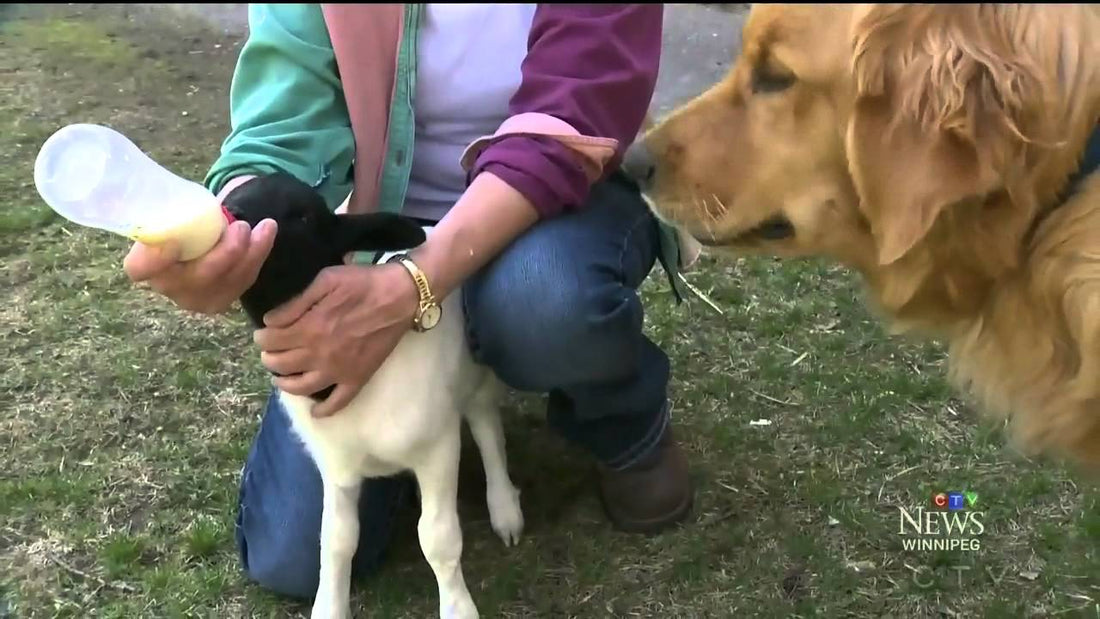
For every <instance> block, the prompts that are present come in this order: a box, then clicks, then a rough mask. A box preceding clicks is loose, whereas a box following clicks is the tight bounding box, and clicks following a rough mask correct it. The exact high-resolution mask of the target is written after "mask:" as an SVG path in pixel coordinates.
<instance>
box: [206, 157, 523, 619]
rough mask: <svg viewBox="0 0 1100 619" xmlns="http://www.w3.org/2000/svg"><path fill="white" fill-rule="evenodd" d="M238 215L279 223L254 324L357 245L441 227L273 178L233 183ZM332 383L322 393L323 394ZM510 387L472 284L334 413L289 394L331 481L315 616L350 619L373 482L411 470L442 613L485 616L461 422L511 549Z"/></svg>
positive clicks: (229, 201) (252, 310) (515, 524)
mask: <svg viewBox="0 0 1100 619" xmlns="http://www.w3.org/2000/svg"><path fill="white" fill-rule="evenodd" d="M223 202H224V205H225V207H226V209H227V210H228V211H229V213H230V214H231V215H232V216H233V217H235V218H237V219H242V220H244V221H247V222H248V223H249V224H250V225H252V226H255V225H256V224H258V223H259V222H260V221H261V220H263V219H265V218H271V219H274V220H275V221H276V222H277V223H278V226H279V227H278V233H277V235H276V238H275V243H274V246H273V248H272V250H271V253H270V255H269V257H268V258H267V260H266V262H265V263H264V265H263V267H262V268H261V270H260V273H259V276H258V278H257V280H256V282H255V284H253V285H252V287H251V288H250V289H249V290H248V291H247V292H246V293H245V294H244V295H243V296H242V298H241V303H242V305H243V307H244V309H245V311H246V313H247V314H248V316H249V318H250V319H251V320H252V322H253V323H254V324H255V325H256V326H257V327H261V326H262V325H263V315H264V314H265V313H266V312H268V311H269V310H272V309H275V308H276V307H278V306H280V305H282V304H283V303H285V302H287V301H289V300H290V299H292V298H294V297H295V296H297V295H298V294H300V293H301V292H302V291H304V290H305V289H306V288H307V287H308V286H309V285H310V284H311V283H312V282H313V280H314V279H315V278H316V277H317V276H318V274H320V273H321V272H322V270H323V269H324V268H326V267H329V266H334V265H339V264H342V263H343V259H344V256H345V255H346V254H347V253H348V252H352V251H386V252H389V251H399V250H404V249H409V248H412V247H415V246H417V245H419V244H420V243H422V242H423V241H424V239H425V238H426V236H425V232H426V230H429V229H430V228H421V227H420V226H419V225H418V224H417V223H416V222H415V220H411V219H408V218H405V217H402V216H400V215H395V214H389V213H371V214H361V215H347V214H336V213H333V212H331V211H329V209H328V208H327V207H326V206H325V203H324V201H323V199H322V198H321V196H320V195H319V194H318V193H317V192H316V191H314V190H313V189H312V188H310V187H309V186H308V185H306V184H304V183H302V182H300V181H298V180H297V179H295V178H293V177H290V176H287V175H282V174H276V175H271V176H263V177H259V178H256V179H253V180H251V181H249V182H246V183H244V184H243V185H241V186H239V187H237V188H236V189H234V190H232V191H231V192H230V193H229V195H227V196H226V198H225V199H224V201H223ZM329 393H331V388H328V389H325V390H323V391H321V392H318V393H316V394H313V397H314V398H318V399H323V398H324V397H327V396H328V394H329ZM501 393H502V386H501V383H500V382H499V381H498V379H497V377H496V376H495V375H494V374H493V373H492V371H491V370H489V369H488V368H487V367H485V366H483V365H480V364H478V363H476V362H475V361H474V359H473V357H472V356H471V353H470V351H469V348H468V347H467V345H466V340H465V332H464V329H463V318H462V305H461V291H460V290H458V291H455V292H454V293H452V294H450V295H448V297H447V298H446V299H445V300H444V301H443V317H442V319H441V320H440V322H439V324H438V325H436V327H435V328H433V329H432V330H430V331H428V332H425V333H417V332H413V331H410V332H409V333H408V334H407V335H406V336H405V337H404V339H402V340H401V341H400V342H399V344H398V345H397V348H396V349H395V350H394V351H393V353H392V354H391V355H390V356H389V358H388V359H387V360H386V362H385V363H384V364H383V365H382V366H381V367H380V368H379V369H378V371H377V372H376V373H375V374H374V376H373V377H372V378H371V379H370V381H369V382H368V383H367V384H366V385H365V386H364V387H363V389H362V390H361V391H360V392H359V394H358V395H357V396H356V397H355V399H354V400H352V401H351V403H350V404H348V406H347V407H346V408H344V409H343V410H342V411H340V412H338V413H336V414H335V415H333V416H331V417H326V418H314V417H313V416H311V414H310V408H311V405H312V404H313V402H314V400H313V399H312V398H310V397H302V396H296V395H291V394H288V393H285V392H280V393H279V398H280V399H281V401H282V404H283V407H284V408H285V410H286V411H287V414H288V415H289V417H290V421H291V424H292V427H293V428H294V431H295V432H296V433H297V435H298V436H299V437H300V438H301V440H302V442H303V443H304V444H305V447H306V449H307V450H308V452H309V454H310V455H311V456H312V457H313V460H314V462H316V463H317V467H318V469H319V470H320V473H321V478H322V480H323V484H324V505H323V512H322V520H321V544H320V553H321V568H320V583H319V585H318V589H317V595H316V598H315V599H314V603H313V610H312V617H313V618H314V619H320V618H322V617H324V618H332V617H348V616H350V612H351V611H350V599H349V596H350V587H351V560H352V557H353V556H354V554H355V551H356V548H357V545H358V538H359V520H358V512H357V509H356V506H357V504H358V498H359V490H360V485H361V483H362V480H363V479H364V478H369V477H379V476H389V475H394V474H396V473H399V472H403V471H410V470H411V471H412V472H413V474H414V475H415V476H416V480H417V483H418V485H419V488H420V501H421V516H420V521H419V523H418V533H419V538H420V546H421V550H422V551H423V553H424V557H425V559H427V561H428V563H429V564H430V565H431V568H432V571H433V572H434V573H435V577H436V580H437V584H438V586H439V612H440V616H441V617H446V618H452V617H456V618H462V619H466V618H469V617H477V616H478V611H477V607H476V606H475V604H474V602H473V599H472V598H471V597H470V593H469V590H468V589H467V587H466V583H465V580H464V578H463V575H462V566H461V554H462V530H461V526H460V524H459V519H458V511H457V500H458V464H459V448H460V443H461V424H462V419H463V418H465V419H466V421H467V422H468V423H469V424H470V430H471V434H472V435H473V437H474V439H475V441H476V443H477V446H478V449H479V450H480V453H481V458H482V461H483V463H484V467H485V477H486V486H487V489H486V494H487V497H486V498H487V502H488V506H489V515H490V520H491V522H492V526H493V530H494V531H496V533H497V535H499V536H500V538H501V539H502V540H504V543H505V544H506V545H511V544H513V543H515V542H518V540H519V537H520V534H521V532H522V529H523V513H522V511H521V509H520V504H519V491H518V490H517V489H516V488H515V486H514V485H513V484H512V480H511V478H510V477H509V475H508V468H507V458H506V455H505V444H504V434H503V430H502V426H501V420H500V411H499V408H498V407H499V397H500V395H501Z"/></svg>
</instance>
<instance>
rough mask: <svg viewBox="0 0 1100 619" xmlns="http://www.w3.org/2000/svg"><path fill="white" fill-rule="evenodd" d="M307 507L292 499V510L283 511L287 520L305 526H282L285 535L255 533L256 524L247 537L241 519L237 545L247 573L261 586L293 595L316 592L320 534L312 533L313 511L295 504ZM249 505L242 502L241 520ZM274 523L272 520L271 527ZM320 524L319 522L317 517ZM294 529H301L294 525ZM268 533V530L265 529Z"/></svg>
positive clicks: (318, 523)
mask: <svg viewBox="0 0 1100 619" xmlns="http://www.w3.org/2000/svg"><path fill="white" fill-rule="evenodd" d="M295 504H297V505H301V506H303V507H304V506H305V505H306V503H299V502H297V501H290V502H289V505H288V507H290V508H291V509H290V512H293V511H298V512H301V513H290V512H288V513H286V514H285V515H284V514H280V516H285V517H286V518H287V519H288V522H295V523H297V525H303V524H304V526H303V527H302V533H306V534H305V535H295V534H294V532H293V531H290V530H287V529H283V531H282V533H283V534H274V535H272V534H266V535H262V537H261V536H260V535H256V533H257V531H256V527H251V529H252V530H251V531H249V532H250V533H252V535H251V536H249V537H246V535H245V531H246V530H247V529H246V525H245V523H244V522H240V524H239V525H238V527H237V545H238V549H239V551H240V554H241V562H242V566H243V568H244V572H245V575H246V576H247V577H248V578H249V579H250V580H252V581H253V582H255V583H256V584H257V585H259V586H260V587H263V588H264V589H267V590H269V591H272V592H274V593H277V594H280V595H285V596H288V597H292V598H299V599H311V598H312V597H313V596H314V595H315V594H316V593H317V585H318V582H319V581H318V578H319V572H320V569H321V559H320V537H319V536H316V535H311V534H309V533H312V532H313V530H314V528H313V527H311V526H310V524H311V523H310V520H312V519H314V513H313V511H312V510H307V509H301V510H294V509H293V507H292V506H293V505H295ZM251 507H252V506H250V505H247V504H245V505H242V512H241V514H240V518H239V519H240V520H247V514H246V513H244V512H245V510H248V509H250V508H251ZM273 524H274V523H269V526H271V525H273ZM317 526H318V528H319V526H320V522H319V519H318V522H317ZM295 528H298V527H297V526H295ZM265 533H266V532H265Z"/></svg>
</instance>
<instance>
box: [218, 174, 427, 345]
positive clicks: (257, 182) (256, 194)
mask: <svg viewBox="0 0 1100 619" xmlns="http://www.w3.org/2000/svg"><path fill="white" fill-rule="evenodd" d="M224 205H225V208H226V210H228V211H229V213H230V214H231V215H233V217H235V218H237V219H241V220H244V221H247V222H248V223H249V225H251V226H256V225H257V224H259V223H260V222H261V221H263V220H264V219H272V220H274V221H275V222H276V223H277V224H278V233H277V234H276V235H275V243H274V245H273V246H272V248H271V252H270V253H269V254H268V257H267V260H266V261H265V262H264V264H263V266H262V267H261V269H260V273H259V275H258V276H257V278H256V282H255V283H254V284H253V285H252V287H251V288H249V289H248V291H246V292H245V294H244V296H242V298H241V304H242V306H243V307H244V309H245V312H246V313H247V314H248V315H249V317H250V318H251V319H252V322H253V323H254V324H255V325H256V326H257V327H260V326H263V315H264V314H265V313H267V312H268V311H270V310H272V309H275V308H276V307H278V306H280V305H282V304H283V303H286V302H287V301H289V300H290V299H292V298H294V297H295V296H297V295H298V294H299V293H301V292H302V291H303V290H305V289H306V288H307V287H308V286H309V285H310V284H311V283H312V282H313V279H314V278H315V277H317V274H318V273H320V272H321V271H322V270H324V269H325V268H326V267H330V266H335V265H339V264H343V262H344V257H345V256H346V255H347V254H348V253H350V252H355V251H398V250H402V249H408V248H411V247H416V246H417V245H419V244H421V243H423V242H424V239H425V235H424V231H423V229H422V228H421V227H420V225H419V224H417V223H416V221H415V220H413V219H410V218H407V217H403V216H401V215H395V214H391V213H368V214H356V215H347V214H336V213H333V212H332V211H330V210H329V209H328V207H327V206H326V205H325V201H324V199H323V198H322V197H321V195H320V194H319V193H317V191H315V190H314V189H313V188H312V187H310V186H309V185H306V184H305V183H303V182H301V181H299V180H298V179H296V178H294V177H292V176H288V175H285V174H274V175H270V176H263V177H259V178H256V179H253V180H250V181H248V182H246V183H244V184H243V185H241V186H240V187H237V188H236V189H234V190H233V191H232V192H230V193H229V195H227V196H226V198H225V200H224Z"/></svg>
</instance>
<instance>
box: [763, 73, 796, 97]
mask: <svg viewBox="0 0 1100 619" xmlns="http://www.w3.org/2000/svg"><path fill="white" fill-rule="evenodd" d="M794 82H795V79H794V76H793V75H790V74H787V75H780V74H777V73H770V72H767V71H760V70H757V71H754V72H753V74H752V93H753V94H754V95H759V94H769V93H775V92H782V91H784V90H786V89H788V88H790V87H791V86H793V85H794Z"/></svg>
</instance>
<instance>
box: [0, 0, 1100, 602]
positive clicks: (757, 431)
mask: <svg viewBox="0 0 1100 619" xmlns="http://www.w3.org/2000/svg"><path fill="white" fill-rule="evenodd" d="M239 44H240V39H239V37H232V36H228V35H222V34H217V33H212V32H210V31H208V30H205V29H203V28H202V27H200V26H199V25H198V24H196V23H193V22H191V21H189V20H187V19H186V18H184V17H182V16H181V15H179V14H176V13H171V14H170V17H168V18H161V17H158V16H157V14H156V13H155V12H149V11H143V10H141V9H140V8H135V7H125V6H112V5H98V6H96V7H95V8H93V7H90V6H79V5H58V6H57V7H56V8H52V9H47V8H42V7H35V8H33V9H32V8H27V7H25V6H24V7H16V8H8V7H6V8H4V9H3V13H0V101H3V103H2V104H0V192H2V195H3V196H4V205H3V206H2V207H0V350H2V351H3V354H2V355H0V455H2V462H3V464H2V466H0V617H76V616H81V617H84V616H101V617H154V616H155V617H183V616H201V617H208V616H217V617H245V616H248V617H253V616H256V617H260V616H262V617H284V616H286V617H294V616H306V615H308V606H307V605H306V604H304V603H301V602H297V601H292V600H286V599H282V598H280V597H277V596H274V595H271V594H269V593H267V592H265V591H263V590H261V589H259V588H258V587H256V586H254V585H252V584H251V583H249V582H248V581H247V580H246V579H244V578H243V577H242V576H241V574H240V571H239V566H238V563H237V558H236V554H235V547H234V541H233V523H234V518H235V515H236V512H235V500H236V492H237V483H238V475H239V469H240V466H241V463H242V461H243V458H244V456H245V454H246V452H247V449H248V445H249V441H250V439H251V437H252V435H253V433H254V432H255V430H256V428H257V422H258V414H259V412H260V409H261V405H262V403H263V400H264V397H265V394H266V390H267V388H268V385H269V383H268V378H267V377H266V375H265V373H264V372H263V371H262V368H261V366H260V364H259V363H258V359H257V356H256V355H255V353H254V350H253V348H252V345H251V337H250V335H251V334H250V332H249V329H248V328H247V326H246V321H245V320H244V318H243V316H240V315H236V314H235V315H232V316H229V317H222V318H216V319H212V318H202V317H194V316H189V315H184V314H182V313H180V312H177V311H174V310H173V309H172V308H171V307H170V306H169V305H168V304H167V303H165V302H164V301H162V300H161V299H159V298H157V297H156V296H154V295H153V294H151V293H149V292H148V291H145V290H142V289H135V288H133V287H131V286H130V285H129V283H128V281H127V280H126V279H125V277H124V275H123V274H122V271H121V260H122V257H123V255H124V253H125V251H126V246H127V245H126V241H124V240H122V239H116V238H113V237H110V236H109V235H106V234H105V233H100V232H97V231H93V230H86V229H82V228H79V227H76V226H73V225H71V224H69V223H67V222H65V221H63V220H60V219H58V218H56V217H54V216H53V215H52V213H51V212H50V211H49V209H47V208H46V207H45V206H44V205H42V204H41V202H40V200H39V199H38V197H37V194H36V193H35V191H34V187H33V184H32V175H31V168H32V165H33V159H34V156H35V153H36V152H37V148H38V146H39V145H40V144H41V143H42V141H43V140H44V139H45V138H46V137H47V136H48V135H49V134H50V133H51V132H52V131H54V130H56V129H57V128H58V127H60V126H62V125H64V124H66V123H69V122H75V121H83V122H99V123H103V124H108V125H110V126H113V127H116V128H118V129H120V130H122V131H123V132H124V133H126V134H127V135H129V136H131V137H132V138H134V139H135V141H137V142H138V143H139V144H140V145H141V146H142V148H144V149H145V150H146V151H148V152H150V153H151V155H152V156H153V157H154V158H155V159H157V160H159V161H161V162H163V163H164V164H166V165H167V166H168V167H169V168H171V169H173V170H175V171H177V172H179V173H181V174H184V175H188V176H191V177H194V178H198V177H201V176H202V174H203V173H204V171H205V169H206V166H208V165H209V164H210V163H211V161H212V159H213V157H214V155H215V153H216V151H217V148H218V146H219V144H220V142H221V140H222V138H223V137H224V135H225V132H226V131H227V115H226V108H227V97H228V84H229V79H230V75H231V72H232V68H233V62H234V60H235V56H236V52H237V49H239ZM184 112H187V114H186V115H185V114H184ZM691 279H692V281H693V283H694V284H695V285H697V286H699V287H700V288H701V289H703V290H704V291H706V292H707V294H708V295H710V296H711V297H712V298H713V299H714V300H715V301H716V302H718V303H719V304H720V306H721V307H722V308H723V309H724V312H725V315H724V316H719V315H717V314H715V313H714V312H713V311H711V310H709V309H708V308H707V307H706V306H705V305H703V304H702V303H698V302H694V303H690V304H687V305H683V306H675V305H674V304H673V303H672V302H671V301H670V299H669V296H668V294H667V282H665V281H664V280H663V279H662V278H661V274H660V272H659V271H655V273H654V276H653V277H651V278H650V279H649V280H648V281H647V282H646V284H645V287H644V289H643V294H644V295H645V299H646V302H647V305H648V307H649V314H648V317H647V324H646V329H647V332H648V333H649V334H650V335H651V336H652V337H653V338H654V339H655V341H657V342H658V343H659V344H660V345H661V346H662V347H664V348H665V350H667V351H668V352H669V354H670V356H671V358H672V360H673V371H674V381H673V385H672V389H673V391H672V393H673V398H674V400H675V401H674V406H675V423H676V426H677V428H678V432H679V436H680V438H681V439H682V440H683V441H684V443H685V445H686V448H687V449H688V450H689V452H690V457H691V460H692V466H693V471H694V474H695V476H696V480H697V483H698V487H699V493H698V500H697V510H696V513H695V515H694V517H693V519H692V521H691V522H690V523H688V524H687V525H685V526H684V527H682V528H680V529H678V530H675V531H673V532H670V533H668V534H665V535H662V536H660V537H655V538H639V537H634V536H629V535H623V534H619V533H616V532H614V531H612V530H610V529H609V527H608V525H607V523H606V522H605V519H604V517H603V515H602V513H601V511H600V508H599V504H598V501H597V498H596V495H595V493H594V491H593V486H592V483H591V479H590V477H589V476H588V475H589V466H590V465H589V463H588V462H587V461H586V460H585V459H584V458H583V457H582V455H581V454H579V453H577V452H576V451H575V450H573V449H572V448H570V447H569V446H568V445H565V444H564V443H563V442H562V441H560V440H559V439H558V438H557V437H556V436H554V435H553V434H551V433H550V432H549V431H548V430H547V428H546V426H545V423H544V420H543V418H542V416H541V410H542V409H541V404H542V400H541V398H540V397H537V396H534V395H529V394H517V395H515V396H514V397H513V398H512V400H511V401H510V403H509V410H508V412H509V414H508V419H507V432H508V436H509V446H510V459H511V461H510V465H511V468H512V471H513V473H514V476H515V479H516V481H517V484H518V485H520V487H521V489H522V492H523V505H524V510H525V513H526V517H527V523H528V527H527V531H526V535H525V538H524V540H523V542H522V543H521V544H520V546H519V547H518V548H515V549H513V550H505V549H504V548H503V547H502V545H501V544H500V543H499V540H497V539H496V538H495V537H494V536H493V534H492V532H491V530H490V528H489V523H488V515H487V513H486V511H485V508H484V502H483V500H482V495H481V494H480V493H481V490H482V487H481V486H479V483H480V479H479V466H480V463H479V462H478V461H477V457H476V455H475V453H476V452H474V451H472V450H468V451H467V452H466V453H469V454H470V457H469V458H466V459H465V460H464V462H463V476H462V480H463V481H462V491H461V492H462V504H461V509H462V518H463V524H464V529H465V532H466V544H465V553H464V565H465V572H466V578H467V582H468V583H469V586H470V588H471V591H472V593H473V595H474V597H475V600H476V601H477V603H478V604H479V606H480V608H481V611H482V614H483V616H486V617H495V616H502V617H581V616H583V617H591V616H615V617H625V616H642V617H741V616H761V617H838V616H851V617H926V616H951V617H954V616H975V617H1008V616H1021V617H1022V616H1035V617H1039V616H1042V617H1049V616H1056V615H1057V616H1098V615H1100V611H1098V610H1097V604H1098V602H1100V559H1098V554H1097V542H1098V541H1100V509H1098V507H1100V504H1098V500H1097V496H1098V495H1097V493H1096V492H1095V491H1094V490H1093V489H1091V488H1089V487H1087V486H1086V485H1085V482H1084V480H1082V479H1080V478H1078V477H1075V476H1074V475H1072V474H1071V473H1070V472H1067V471H1064V470H1061V469H1058V468H1055V467H1052V466H1049V465H1046V464H1043V463H1036V462H1028V461H1026V460H1024V459H1022V458H1020V457H1018V456H1016V455H1014V454H1013V453H1011V452H1010V451H1008V450H1007V449H1005V447H1004V443H1003V437H1002V435H1001V434H1000V433H999V432H998V431H997V429H996V428H988V427H984V426H982V425H981V424H980V423H978V422H977V421H976V419H975V416H974V414H973V412H972V411H971V410H970V409H969V408H968V407H967V406H966V405H965V404H964V403H963V402H960V401H958V400H957V399H956V398H955V397H954V396H955V394H953V393H952V391H951V390H950V389H948V387H947V386H946V384H945V382H944V380H943V375H944V367H943V361H944V357H943V351H942V350H941V348H939V347H938V346H936V345H934V344H926V343H920V342H910V341H903V340H899V339H893V338H888V337H887V336H886V335H884V333H883V332H882V330H881V329H880V328H879V326H878V325H877V324H876V323H875V321H874V320H873V319H872V318H871V316H870V315H869V314H868V312H867V311H866V310H865V309H864V307H863V305H862V300H861V292H860V288H859V285H858V282H856V281H855V279H854V278H853V277H852V276H851V274H849V273H846V272H844V271H841V270H837V269H833V268H831V267H829V266H828V265H825V264H822V263H819V262H813V261H804V262H788V263H779V262H776V261H771V260H762V259H756V260H744V261H738V262H733V261H729V262H717V261H713V260H710V259H705V260H704V262H703V265H702V267H701V269H700V270H699V271H697V272H696V273H693V274H692V275H691ZM757 420H767V421H768V422H770V424H769V425H754V424H753V423H752V422H754V421H757ZM964 489H965V490H971V491H975V492H977V493H978V495H979V506H978V509H979V510H980V511H982V512H984V515H985V519H984V522H985V524H986V529H985V532H984V534H983V535H981V537H980V543H981V549H980V551H978V552H960V551H944V552H935V551H907V550H905V549H903V547H902V544H901V538H900V537H899V535H898V534H897V526H898V518H899V516H898V510H897V508H898V507H899V506H901V507H906V508H909V509H915V508H916V507H918V506H927V505H929V501H930V497H931V496H932V495H933V494H934V493H936V492H939V491H949V490H964ZM414 517H415V512H414V511H412V512H409V513H407V514H406V518H405V520H404V524H403V528H402V529H401V530H400V531H399V532H398V535H397V537H396V538H395V540H394V549H393V554H392V555H391V557H390V560H389V562H388V564H387V565H386V567H385V569H384V570H383V571H382V572H381V573H380V574H379V575H378V576H376V577H375V578H373V579H370V580H367V581H364V582H362V583H360V584H358V585H357V587H356V593H355V596H356V597H355V601H356V604H357V605H358V609H359V611H360V614H361V615H363V616H377V617H424V616H431V614H432V613H433V612H434V610H435V603H436V598H435V584H434V581H433V580H432V576H431V572H430V570H429V568H428V567H427V565H426V564H425V563H424V561H423V560H422V558H421V555H420V553H419V548H418V547H417V545H416V536H415V525H414V522H413V519H414Z"/></svg>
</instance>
